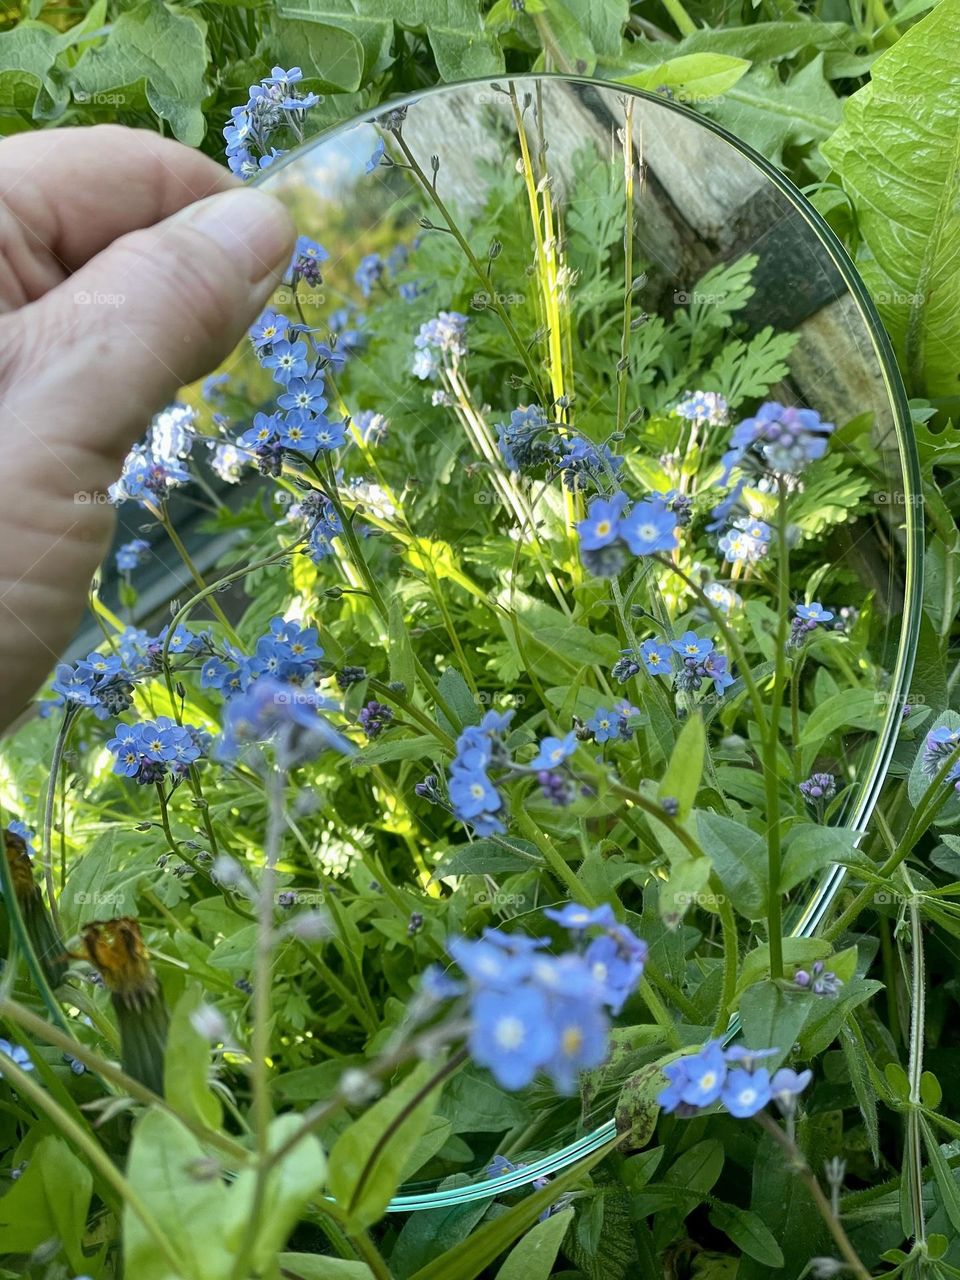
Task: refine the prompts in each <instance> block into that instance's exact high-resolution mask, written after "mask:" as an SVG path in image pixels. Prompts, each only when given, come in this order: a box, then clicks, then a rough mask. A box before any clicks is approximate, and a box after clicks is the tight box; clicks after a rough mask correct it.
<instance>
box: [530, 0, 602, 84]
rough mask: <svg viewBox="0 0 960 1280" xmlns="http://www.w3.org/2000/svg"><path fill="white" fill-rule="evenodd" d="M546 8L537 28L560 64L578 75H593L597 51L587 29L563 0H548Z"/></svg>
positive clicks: (559, 66) (565, 69) (560, 67)
mask: <svg viewBox="0 0 960 1280" xmlns="http://www.w3.org/2000/svg"><path fill="white" fill-rule="evenodd" d="M544 10H545V12H544V15H543V17H542V18H541V19H540V21H539V23H538V26H537V30H538V31H539V33H540V37H541V40H542V41H543V44H544V46H545V48H548V49H549V50H550V53H551V55H552V57H553V60H554V62H555V63H556V65H557V67H558V68H559V69H560V70H561V71H567V72H571V73H572V74H574V75H578V76H588V75H592V73H593V70H594V68H595V67H596V65H597V51H596V49H595V48H594V46H593V41H592V40H591V39H590V37H589V35H588V34H587V32H586V31H585V30H584V29H583V27H582V26H581V24H580V23H579V22H578V21H577V19H576V18H575V17H574V15H573V14H572V13H571V11H570V9H569V8H568V7H567V5H566V4H565V3H564V2H563V0H544Z"/></svg>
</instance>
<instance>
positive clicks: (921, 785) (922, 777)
mask: <svg viewBox="0 0 960 1280" xmlns="http://www.w3.org/2000/svg"><path fill="white" fill-rule="evenodd" d="M934 729H950V730H951V731H955V730H958V729H960V715H958V714H957V712H956V711H944V712H943V713H942V714H941V715H939V716H937V718H936V720H934V722H933V724H932V725H929V726H928V729H927V732H928V733H930V732H932V731H933V730H934ZM923 757H924V743H923V742H922V741H921V743H920V745H919V747H918V748H917V755H916V759H915V760H914V762H913V767H912V768H911V770H910V777H909V779H908V781H907V795H908V796H909V799H910V803H911V804H912V805H913V806H914V807H915V806H916V805H918V804H919V803H920V800H921V799H922V797H923V794H924V792H925V791H926V790H927V789H928V788H929V786H930V783H931V782H932V781H933V779H932V778H931V777H930V776H929V774H927V773H926V772H925V770H924V767H923ZM940 764H941V765H942V764H943V761H942V760H941V761H940Z"/></svg>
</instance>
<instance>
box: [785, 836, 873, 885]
mask: <svg viewBox="0 0 960 1280" xmlns="http://www.w3.org/2000/svg"><path fill="white" fill-rule="evenodd" d="M856 839H857V833H856V832H855V831H852V830H850V829H849V828H847V827H819V826H817V825H816V823H812V822H805V823H803V824H801V825H800V826H797V827H794V828H793V829H792V830H791V832H790V835H789V836H788V838H787V843H786V848H785V849H784V851H783V865H782V866H781V868H780V892H781V893H789V892H790V890H791V889H795V888H796V887H797V885H798V884H802V882H803V881H804V880H808V879H810V877H811V876H814V875H816V874H817V872H818V871H822V870H823V868H824V867H826V866H828V865H829V864H830V863H832V862H842V861H843V860H844V858H846V857H848V856H849V855H850V853H851V851H852V850H853V848H854V845H855V843H856Z"/></svg>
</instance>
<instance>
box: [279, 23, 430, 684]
mask: <svg viewBox="0 0 960 1280" xmlns="http://www.w3.org/2000/svg"><path fill="white" fill-rule="evenodd" d="M269 45H270V58H271V60H272V61H279V62H280V63H281V64H282V65H283V66H285V67H286V66H298V67H301V68H302V69H303V75H304V79H305V80H307V81H308V82H309V83H310V84H311V85H313V84H314V83H316V85H317V86H318V88H319V89H320V90H321V91H325V92H332V93H351V92H352V91H353V90H355V89H358V88H359V87H360V82H361V79H362V77H363V58H364V53H363V45H362V44H361V43H360V41H359V40H358V39H357V37H356V36H355V35H354V34H353V32H352V31H348V30H345V29H344V28H343V27H341V26H335V25H332V24H328V23H321V22H316V21H313V22H295V21H286V20H284V19H283V18H277V19H275V20H274V22H273V24H272V27H271V34H270V37H269ZM396 678H397V679H400V678H402V677H396ZM407 687H408V688H410V689H412V688H413V684H412V682H411V683H410V684H409V685H408V686H407Z"/></svg>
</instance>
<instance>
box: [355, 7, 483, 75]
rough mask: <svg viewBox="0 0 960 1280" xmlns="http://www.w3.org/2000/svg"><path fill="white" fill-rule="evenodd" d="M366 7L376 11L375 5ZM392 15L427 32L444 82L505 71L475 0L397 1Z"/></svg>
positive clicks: (402, 22)
mask: <svg viewBox="0 0 960 1280" xmlns="http://www.w3.org/2000/svg"><path fill="white" fill-rule="evenodd" d="M363 7H369V9H371V10H375V9H376V8H377V6H375V4H373V3H368V4H366V5H364V6H363ZM381 8H382V7H381ZM390 13H391V15H392V17H393V18H394V19H395V20H396V21H397V22H398V23H399V24H400V25H401V26H403V27H411V28H413V29H416V30H422V31H424V32H425V34H426V36H427V39H428V40H429V41H430V48H431V49H432V50H433V56H434V58H436V61H437V71H438V72H439V75H440V79H441V80H446V81H451V80H467V79H470V78H471V77H473V76H489V75H496V74H497V72H499V71H502V70H503V55H502V53H501V52H500V47H499V45H498V44H497V42H496V40H495V39H494V38H493V37H492V36H491V35H490V34H489V32H487V31H485V30H484V26H483V22H482V20H481V18H480V12H479V9H478V7H477V5H476V4H474V3H472V0H395V2H394V3H393V4H392V5H391V6H390Z"/></svg>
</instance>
